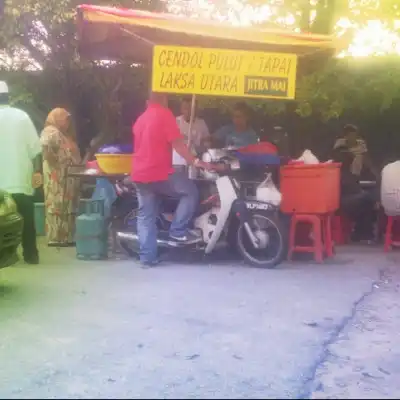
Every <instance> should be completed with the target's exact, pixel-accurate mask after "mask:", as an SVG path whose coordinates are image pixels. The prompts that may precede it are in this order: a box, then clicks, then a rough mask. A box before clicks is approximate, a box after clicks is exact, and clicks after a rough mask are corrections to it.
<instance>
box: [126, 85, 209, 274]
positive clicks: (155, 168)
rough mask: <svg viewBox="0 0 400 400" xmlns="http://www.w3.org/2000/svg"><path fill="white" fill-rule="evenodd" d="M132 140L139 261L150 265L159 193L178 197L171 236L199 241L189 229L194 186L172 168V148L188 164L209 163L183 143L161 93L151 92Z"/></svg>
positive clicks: (154, 260)
mask: <svg viewBox="0 0 400 400" xmlns="http://www.w3.org/2000/svg"><path fill="white" fill-rule="evenodd" d="M133 141H134V149H135V151H134V154H133V161H132V162H133V164H132V181H134V182H135V184H136V188H137V194H138V200H139V218H138V224H137V226H138V235H139V243H140V261H141V262H142V263H143V264H144V265H147V266H150V265H154V264H156V263H157V225H156V219H157V215H158V211H159V210H158V206H159V203H160V197H163V196H168V197H176V198H179V199H180V200H179V204H178V207H177V209H176V212H175V216H174V219H173V221H172V224H171V228H170V237H171V239H173V240H177V241H180V242H185V243H188V244H191V243H197V242H199V241H201V238H200V237H199V236H198V235H196V234H195V233H194V232H191V231H190V230H189V225H190V222H191V220H192V218H193V216H194V213H195V211H196V208H197V206H198V199H199V195H198V191H197V187H196V185H195V184H194V182H193V181H191V180H190V179H189V178H188V177H187V174H186V173H185V172H182V171H174V169H173V167H172V149H174V150H175V151H176V152H177V153H178V154H179V155H181V156H182V157H183V158H184V159H185V160H186V162H187V164H188V165H194V166H196V167H199V168H205V169H212V167H211V165H210V164H207V163H204V162H202V161H200V160H199V159H198V158H196V157H195V156H193V154H192V153H191V151H190V150H189V148H188V147H187V146H186V144H185V142H184V137H183V136H182V134H181V132H180V130H179V127H178V125H177V122H176V119H175V117H174V115H173V114H172V112H171V110H169V108H168V100H167V96H166V95H165V94H163V93H154V92H153V93H152V94H151V96H150V99H149V101H148V103H147V109H146V111H145V112H144V113H143V114H142V115H141V116H140V117H139V118H138V119H137V121H136V123H135V124H134V126H133Z"/></svg>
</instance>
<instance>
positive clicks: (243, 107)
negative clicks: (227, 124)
mask: <svg viewBox="0 0 400 400" xmlns="http://www.w3.org/2000/svg"><path fill="white" fill-rule="evenodd" d="M233 110H234V111H240V112H241V113H243V114H244V115H245V116H246V117H248V118H249V117H250V115H251V108H250V107H249V106H248V105H247V103H245V102H244V101H239V102H238V103H236V104H235V105H234V106H233Z"/></svg>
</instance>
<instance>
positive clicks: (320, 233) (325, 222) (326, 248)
mask: <svg viewBox="0 0 400 400" xmlns="http://www.w3.org/2000/svg"><path fill="white" fill-rule="evenodd" d="M331 218H332V217H331V215H318V214H293V215H292V220H291V224H290V233H289V252H288V259H289V260H291V259H292V256H293V253H314V258H315V261H317V262H322V261H323V259H324V252H325V253H326V255H327V256H328V257H332V256H333V242H332V226H331ZM300 222H306V223H308V224H311V227H312V230H311V232H312V234H313V243H312V245H309V246H304V245H298V244H296V228H297V224H298V223H300Z"/></svg>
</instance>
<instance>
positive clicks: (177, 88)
mask: <svg viewBox="0 0 400 400" xmlns="http://www.w3.org/2000/svg"><path fill="white" fill-rule="evenodd" d="M296 67H297V56H296V55H295V54H284V53H262V52H251V51H238V50H220V49H204V48H195V47H176V46H155V47H154V52H153V76H152V89H153V90H154V91H157V92H164V93H180V94H203V95H212V96H240V97H254V98H280V99H294V96H295V89H296Z"/></svg>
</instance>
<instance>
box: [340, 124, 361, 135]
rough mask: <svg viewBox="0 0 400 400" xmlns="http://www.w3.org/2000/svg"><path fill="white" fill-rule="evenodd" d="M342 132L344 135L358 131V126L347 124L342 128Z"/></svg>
mask: <svg viewBox="0 0 400 400" xmlns="http://www.w3.org/2000/svg"><path fill="white" fill-rule="evenodd" d="M343 132H344V134H345V135H348V134H349V133H358V128H357V126H355V125H352V124H347V125H345V126H344V128H343Z"/></svg>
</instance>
